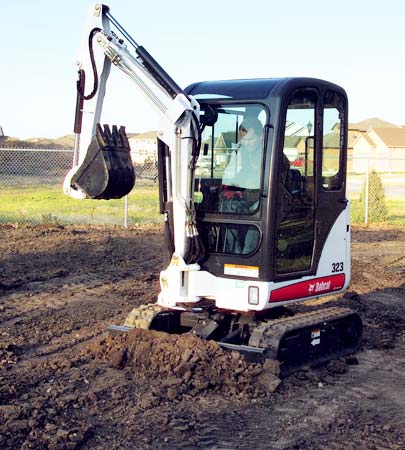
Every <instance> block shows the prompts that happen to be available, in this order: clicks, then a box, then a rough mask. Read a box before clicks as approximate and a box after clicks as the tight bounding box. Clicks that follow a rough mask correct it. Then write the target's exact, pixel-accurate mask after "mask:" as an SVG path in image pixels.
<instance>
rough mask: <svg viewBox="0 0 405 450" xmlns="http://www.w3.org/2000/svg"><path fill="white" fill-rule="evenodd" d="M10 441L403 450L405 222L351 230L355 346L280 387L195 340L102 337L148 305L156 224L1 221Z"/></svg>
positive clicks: (0, 389)
mask: <svg viewBox="0 0 405 450" xmlns="http://www.w3.org/2000/svg"><path fill="white" fill-rule="evenodd" d="M0 238H1V239H0V448H2V449H3V448H4V449H29V448H36V449H58V450H59V449H79V448H80V449H121V448H131V449H146V450H148V449H167V450H169V449H170V450H173V449H210V450H214V449H216V450H219V449H227V450H231V449H246V450H252V449H258V450H261V449H291V450H292V449H300V450H301V449H308V450H316V449H336V450H338V449H356V450H363V449H364V450H366V449H367V450H370V449H398V450H399V449H404V448H405V230H404V229H400V228H397V229H395V228H372V229H367V228H355V229H354V230H353V233H352V240H353V245H352V262H353V266H352V283H351V286H350V290H349V292H348V293H346V294H345V296H343V297H340V298H337V297H330V298H329V299H328V302H325V300H322V301H312V302H307V303H306V304H300V305H297V306H295V307H294V308H295V309H296V310H298V311H311V310H314V309H317V308H324V307H327V306H331V305H332V306H336V305H339V306H346V307H350V308H352V309H354V310H355V311H358V312H359V313H360V314H361V316H362V319H363V321H364V338H363V341H362V345H361V348H360V351H359V352H357V353H356V355H353V356H350V357H346V358H345V359H336V360H333V361H330V362H329V363H325V364H323V365H319V366H316V367H304V368H303V369H302V370H300V371H298V372H296V373H295V374H293V375H290V376H289V377H288V378H285V379H283V380H282V381H281V383H280V380H279V378H278V377H277V375H278V371H277V369H278V368H277V367H276V365H271V364H266V365H265V366H264V367H262V366H261V365H260V364H252V363H249V362H247V361H245V360H244V358H243V357H241V356H240V355H239V354H238V353H235V352H225V351H223V350H222V349H221V348H219V347H218V345H217V344H215V343H213V342H207V341H201V340H199V339H197V338H196V337H194V336H192V335H183V336H180V337H177V336H168V335H166V334H163V333H159V332H147V331H144V330H135V331H133V332H132V333H129V334H127V335H124V336H122V335H121V336H108V335H107V334H106V329H107V326H108V325H109V324H122V323H123V321H124V319H125V317H126V315H127V314H128V313H129V311H130V310H131V309H132V308H133V307H135V306H139V305H141V304H147V303H153V302H154V301H155V299H156V295H157V293H158V290H159V286H158V284H159V282H158V278H159V271H160V270H161V268H162V267H163V266H164V263H163V256H162V247H163V238H162V231H161V229H160V228H157V227H149V228H148V227H144V228H133V229H122V228H111V227H109V228H104V227H62V226H57V225H54V226H52V225H47V226H45V225H43V226H37V227H23V226H1V227H0Z"/></svg>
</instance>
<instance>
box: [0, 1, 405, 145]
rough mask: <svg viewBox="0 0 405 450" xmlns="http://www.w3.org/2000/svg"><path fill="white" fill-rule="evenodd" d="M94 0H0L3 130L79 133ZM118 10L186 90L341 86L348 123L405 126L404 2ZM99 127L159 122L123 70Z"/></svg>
mask: <svg viewBox="0 0 405 450" xmlns="http://www.w3.org/2000/svg"><path fill="white" fill-rule="evenodd" d="M91 4H92V2H90V1H86V0H69V1H65V2H62V1H59V0H52V1H51V0H35V1H33V0H14V1H12V2H11V1H8V0H0V14H1V17H2V26H1V27H0V39H1V56H2V61H1V69H2V70H1V72H0V73H1V75H0V81H1V85H0V86H1V88H0V89H1V91H0V92H1V94H0V125H2V126H3V128H4V131H5V133H6V134H7V135H10V136H16V137H21V138H27V137H58V136H62V135H65V134H69V133H72V128H73V114H74V107H75V82H76V67H75V60H76V58H77V56H78V51H79V48H80V44H81V40H82V32H83V26H84V22H85V19H86V16H87V11H88V8H89V5H91ZM107 4H108V5H109V6H110V8H111V13H112V14H113V16H115V18H116V19H117V20H118V21H119V22H120V23H121V24H122V25H123V26H124V27H125V28H126V30H127V31H128V32H129V33H130V34H131V35H132V37H133V38H134V39H135V40H136V41H137V42H138V43H139V44H141V45H143V46H144V47H145V48H146V49H147V50H148V51H149V52H150V53H151V54H152V55H153V56H154V57H155V59H157V60H158V62H159V63H160V64H161V65H162V66H163V67H164V68H165V69H166V71H167V72H168V73H169V74H170V75H171V76H172V77H173V78H174V79H175V80H176V81H177V83H178V84H179V85H180V86H183V87H185V86H187V85H188V84H190V83H192V82H194V81H201V80H209V79H232V78H256V77H258V78H260V77H281V76H310V77H316V78H324V79H327V80H329V81H332V82H334V83H336V84H339V85H341V86H343V87H344V88H345V89H346V91H347V93H348V96H349V102H350V115H349V116H350V120H351V121H353V122H354V121H359V120H362V119H366V118H369V117H380V118H382V119H385V120H388V121H390V122H393V123H395V124H398V125H400V124H401V125H402V124H405V50H404V49H405V25H404V23H405V21H404V19H405V2H403V1H402V0H397V1H394V0H385V1H384V2H382V1H375V0H368V1H363V0H362V1H357V2H355V1H353V0H351V1H349V0H340V1H335V2H326V1H325V0H305V1H302V0H301V1H298V0H288V1H284V2H280V1H277V2H276V1H273V0H250V1H246V0H245V1H240V0H233V1H228V0H221V1H220V0H204V1H191V0H172V1H167V0H160V1H154V0H149V1H143V2H140V1H136V0H132V1H126V0H110V1H109V2H107ZM102 121H103V122H105V123H110V124H113V123H115V124H118V125H126V126H127V130H128V131H131V132H139V131H146V130H150V129H156V127H157V117H156V115H155V112H154V110H153V109H152V107H151V106H150V105H149V104H148V103H147V101H146V100H145V99H144V97H143V96H142V95H141V94H140V93H139V92H137V90H136V88H135V87H134V85H133V84H132V82H131V81H129V80H127V79H126V77H125V76H124V75H123V74H122V73H121V72H120V71H118V70H117V69H115V70H114V68H113V70H112V73H111V76H110V80H109V83H108V89H107V95H106V99H105V104H104V109H103V116H102Z"/></svg>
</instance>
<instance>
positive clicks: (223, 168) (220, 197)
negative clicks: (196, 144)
mask: <svg viewBox="0 0 405 450" xmlns="http://www.w3.org/2000/svg"><path fill="white" fill-rule="evenodd" d="M211 107H212V105H211ZM214 108H215V110H216V112H217V114H218V119H217V120H216V122H215V124H214V125H213V126H207V127H206V128H205V129H204V132H203V136H202V148H201V151H200V156H199V159H198V162H197V167H196V171H195V196H194V199H195V203H196V209H197V211H204V212H210V213H219V214H226V215H249V214H253V213H254V212H255V211H257V209H258V208H259V200H260V189H261V185H262V174H263V162H264V158H263V151H264V148H263V147H264V146H263V127H264V124H265V122H266V112H265V110H264V108H263V107H262V106H260V105H215V106H214ZM202 112H203V113H204V105H203V104H202Z"/></svg>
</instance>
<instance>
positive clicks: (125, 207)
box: [124, 195, 128, 228]
mask: <svg viewBox="0 0 405 450" xmlns="http://www.w3.org/2000/svg"><path fill="white" fill-rule="evenodd" d="M124 227H125V228H128V195H126V196H125V197H124Z"/></svg>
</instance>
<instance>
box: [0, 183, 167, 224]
mask: <svg viewBox="0 0 405 450" xmlns="http://www.w3.org/2000/svg"><path fill="white" fill-rule="evenodd" d="M0 192H1V200H0V223H15V222H19V223H21V222H25V223H32V224H35V223H57V224H67V223H74V224H103V225H106V224H111V225H112V224H114V225H124V216H125V200H124V199H119V200H75V199H72V198H70V197H67V196H66V195H64V194H63V192H62V187H61V186H30V187H24V188H17V187H14V188H10V187H9V188H1V189H0ZM161 221H162V217H161V215H160V214H159V212H158V188H157V186H156V185H153V186H136V187H135V189H134V190H133V191H132V192H131V193H130V194H129V195H128V225H134V224H140V223H156V222H161Z"/></svg>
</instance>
